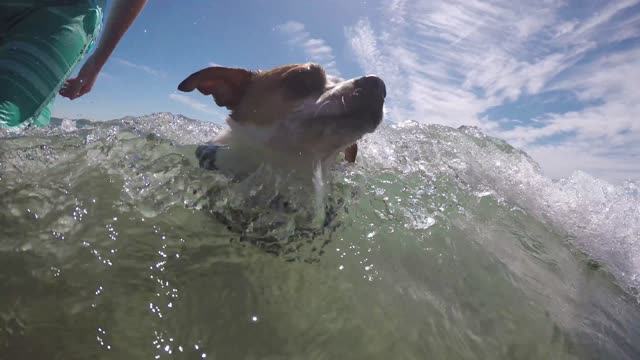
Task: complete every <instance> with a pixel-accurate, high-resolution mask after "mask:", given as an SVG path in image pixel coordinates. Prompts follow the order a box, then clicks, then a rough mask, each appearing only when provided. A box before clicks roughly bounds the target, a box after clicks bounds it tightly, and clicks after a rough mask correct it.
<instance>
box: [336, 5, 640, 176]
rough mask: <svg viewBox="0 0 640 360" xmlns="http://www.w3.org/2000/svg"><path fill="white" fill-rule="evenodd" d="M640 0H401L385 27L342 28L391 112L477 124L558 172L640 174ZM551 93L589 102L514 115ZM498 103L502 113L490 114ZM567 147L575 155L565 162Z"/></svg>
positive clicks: (398, 118) (553, 173)
mask: <svg viewBox="0 0 640 360" xmlns="http://www.w3.org/2000/svg"><path fill="white" fill-rule="evenodd" d="M639 3H640V1H639V0H620V1H610V2H604V3H598V2H596V3H590V4H589V5H585V4H583V3H580V4H581V7H580V9H582V10H585V11H584V14H583V15H581V14H580V13H577V12H575V11H573V12H572V11H570V10H571V9H573V8H574V7H571V6H569V4H568V3H567V2H557V1H534V0H530V1H519V2H512V1H506V0H488V1H482V0H472V1H466V0H464V1H463V0H447V1H444V0H441V1H433V0H414V1H409V0H392V1H390V2H388V3H387V4H386V8H385V11H386V13H385V16H384V18H385V19H387V20H385V21H383V23H381V24H379V25H380V26H379V27H374V26H373V25H372V24H371V22H370V21H369V20H368V19H362V20H360V21H359V22H358V23H356V24H354V25H353V26H351V27H348V28H347V29H346V31H345V34H346V37H347V41H348V43H349V45H350V47H351V49H352V50H353V53H354V54H355V55H356V58H357V59H358V61H359V64H360V66H361V67H362V68H363V70H364V71H365V72H367V73H377V74H379V75H381V76H382V77H384V79H385V81H386V82H387V85H388V92H389V96H388V104H387V105H388V112H387V114H388V116H389V117H390V119H391V120H394V121H402V120H406V119H414V120H418V121H424V122H429V123H440V124H444V125H450V126H458V125H463V124H466V125H469V124H470V125H476V126H479V127H481V128H482V129H484V130H485V131H486V132H488V133H490V134H492V135H496V136H499V137H502V138H505V139H507V140H508V141H510V142H512V143H514V144H515V145H517V146H520V147H521V148H523V149H524V150H525V151H528V152H529V153H531V154H532V155H533V156H534V158H535V159H537V160H538V161H540V163H541V165H542V166H543V168H544V169H545V170H547V172H548V173H549V175H551V176H554V177H556V176H566V175H569V174H570V172H571V171H573V170H575V169H582V170H586V171H589V172H592V173H598V174H599V175H603V174H604V176H607V177H608V178H610V179H611V178H616V179H619V178H623V177H635V178H640V167H639V166H637V165H632V164H631V163H630V162H631V161H635V164H637V163H640V162H639V161H638V160H640V159H639V157H640V154H639V152H640V150H638V147H637V146H635V147H634V146H633V144H634V141H635V144H637V143H638V142H637V141H638V140H640V122H638V121H637V119H638V117H640V106H639V105H637V104H640V95H636V94H637V93H638V92H637V91H634V88H635V87H637V85H634V84H637V83H638V81H640V60H637V59H639V58H640V51H638V49H639V48H640V44H638V42H635V43H629V41H630V40H633V39H637V38H640V7H639V5H638V4H639ZM632 7H633V8H634V9H636V11H629V9H630V8H632ZM566 14H571V16H567V15H566ZM376 25H378V24H376ZM381 29H384V31H381ZM623 41H627V42H626V43H625V46H616V45H618V44H619V43H620V42H623ZM551 92H559V93H566V94H570V95H571V96H573V97H575V98H576V101H577V102H579V103H580V104H581V107H580V110H575V109H572V111H562V110H561V109H560V110H558V109H555V110H553V111H551V110H549V111H545V110H544V109H542V110H541V113H539V114H536V115H535V116H530V117H529V118H526V117H524V118H523V117H522V116H521V115H518V114H517V112H516V111H509V109H510V108H511V109H512V110H513V107H514V103H517V102H518V101H522V100H523V99H528V98H533V97H536V96H543V95H545V94H551ZM496 108H504V109H505V111H503V113H506V115H504V118H503V119H496V118H491V117H490V116H488V115H487V111H488V110H491V109H496ZM634 119H635V123H638V125H635V124H634ZM516 120H519V121H520V125H519V126H515V127H514V125H516V124H518V123H516V122H515V121H516ZM634 149H635V152H634ZM559 152H560V153H563V154H566V155H567V156H571V157H564V159H565V160H566V159H572V160H571V163H570V164H569V161H564V165H563V166H560V164H559V163H560V160H559V159H562V158H561V157H558V156H555V157H554V156H553V155H552V154H554V153H555V154H558V153H559ZM607 164H608V165H607ZM607 174H608V175H607ZM629 174H631V175H629Z"/></svg>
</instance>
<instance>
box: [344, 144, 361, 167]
mask: <svg viewBox="0 0 640 360" xmlns="http://www.w3.org/2000/svg"><path fill="white" fill-rule="evenodd" d="M357 155H358V144H357V143H353V144H352V145H350V146H349V147H348V148H346V149H344V159H345V160H347V162H350V163H354V162H356V156H357Z"/></svg>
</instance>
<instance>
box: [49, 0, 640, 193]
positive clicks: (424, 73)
mask: <svg viewBox="0 0 640 360" xmlns="http://www.w3.org/2000/svg"><path fill="white" fill-rule="evenodd" d="M306 61H313V62H318V63H321V64H323V65H325V68H326V69H328V71H329V72H331V73H334V74H336V75H340V76H342V77H345V78H350V77H355V76H360V75H362V74H365V73H375V74H377V75H379V76H381V77H383V78H384V79H385V81H386V82H387V87H388V99H387V107H386V116H387V118H388V119H389V120H391V121H403V120H409V119H411V120H417V121H421V122H425V123H439V124H443V125H449V126H459V125H475V126H478V127H479V128H481V129H482V130H483V131H484V132H486V133H488V134H490V135H493V136H497V137H501V138H504V139H505V140H507V141H509V142H510V143H511V144H513V145H515V146H517V147H519V148H521V149H523V150H525V151H527V152H528V153H529V154H530V155H531V156H532V157H533V158H534V159H535V160H537V161H538V162H539V163H540V164H541V165H542V167H543V169H544V170H545V172H546V173H547V174H548V175H550V176H552V177H560V176H567V175H570V174H571V172H573V171H574V170H577V169H581V170H584V171H587V172H589V173H592V174H594V175H596V176H598V177H602V178H605V179H609V180H613V181H619V180H622V179H627V178H633V179H640V90H639V85H638V84H640V0H609V1H604V0H601V1H595V0H579V1H551V0H531V1H526V0H522V1H511V0H504V1H503V0H490V1H481V0H465V1H462V0H376V1H372V0H367V1H355V0H324V1H307V0H282V1H280V0H263V1H260V0H246V1H241V2H230V1H204V0H181V1H174V0H153V1H149V3H148V5H147V7H146V8H145V10H144V12H143V14H142V15H141V16H140V18H139V19H138V20H137V22H136V23H135V24H134V25H133V27H132V28H131V29H130V31H129V32H128V33H127V35H126V36H125V38H124V39H123V40H122V42H121V43H120V44H119V46H118V48H117V49H116V52H115V53H114V55H113V56H112V58H111V59H110V62H109V63H108V64H107V65H106V66H105V68H104V69H103V73H102V74H101V76H100V79H99V81H98V82H97V83H96V85H95V87H94V90H93V91H92V92H91V93H90V94H88V95H86V96H85V97H83V98H81V99H78V100H75V101H73V102H71V101H68V100H66V99H62V98H59V99H58V100H57V104H56V107H55V109H54V115H57V116H63V117H70V118H77V117H86V118H91V119H96V120H106V119H113V118H119V117H122V116H125V115H143V114H148V113H152V112H159V111H170V112H173V113H180V114H184V115H186V116H188V117H192V118H196V119H201V120H210V121H216V122H221V121H222V120H223V119H224V116H225V114H226V112H225V111H224V110H223V109H218V108H217V107H216V106H215V103H213V102H212V101H211V100H210V99H209V98H206V97H203V96H198V94H182V93H178V92H176V91H175V88H176V86H177V84H178V83H179V82H180V81H181V80H182V79H184V77H186V76H187V75H189V74H190V73H191V72H193V71H195V70H198V69H200V68H203V67H206V66H208V65H209V64H221V65H225V66H234V67H246V68H251V69H268V68H271V67H274V66H278V65H282V64H285V63H293V62H306Z"/></svg>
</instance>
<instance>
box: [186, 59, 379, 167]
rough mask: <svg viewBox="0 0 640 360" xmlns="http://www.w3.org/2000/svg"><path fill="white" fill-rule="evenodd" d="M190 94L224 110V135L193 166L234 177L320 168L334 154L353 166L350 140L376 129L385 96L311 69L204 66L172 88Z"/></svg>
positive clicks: (373, 83)
mask: <svg viewBox="0 0 640 360" xmlns="http://www.w3.org/2000/svg"><path fill="white" fill-rule="evenodd" d="M194 89H198V90H199V91H200V92H201V93H202V94H204V95H212V96H213V99H214V100H215V102H216V104H218V106H221V107H222V106H224V107H226V108H228V109H229V110H230V111H231V114H230V115H229V117H228V118H227V123H228V124H229V128H228V129H227V130H225V131H223V132H222V133H220V134H219V135H218V136H217V137H216V138H215V139H213V142H212V143H211V144H209V145H203V146H200V147H198V150H197V151H196V156H197V157H198V159H199V162H200V166H201V167H204V168H207V169H220V170H223V171H228V172H231V173H234V174H242V173H247V172H250V171H252V169H255V168H256V167H257V166H259V165H260V164H263V163H269V164H270V165H274V166H276V167H284V168H288V169H297V170H300V169H308V170H313V169H314V168H315V167H317V166H318V165H320V166H322V168H326V166H328V165H330V164H331V163H332V162H333V161H335V160H336V157H337V155H338V154H339V153H340V152H341V151H344V152H345V159H346V160H347V161H349V162H354V161H355V158H356V154H357V145H356V141H357V140H359V139H360V138H361V137H362V136H363V135H365V134H367V133H371V132H373V131H375V129H376V128H377V127H378V125H379V124H380V122H381V121H382V117H383V104H384V98H385V96H386V89H385V84H384V82H383V81H382V80H381V79H380V78H378V77H376V76H364V77H360V78H355V79H351V80H346V81H342V80H341V79H337V78H335V77H331V76H327V75H326V74H325V71H324V70H323V69H322V67H321V66H319V65H316V64H294V65H285V66H281V67H278V68H275V69H272V70H269V71H249V70H245V69H239V68H226V67H218V66H215V67H209V68H206V69H202V70H200V71H198V72H196V73H193V74H191V75H190V76H189V77H187V78H186V79H185V80H184V81H183V82H182V83H181V84H180V85H179V86H178V90H180V91H185V92H190V91H193V90H194ZM222 150H224V151H222Z"/></svg>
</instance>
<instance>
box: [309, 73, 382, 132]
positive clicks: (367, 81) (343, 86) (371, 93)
mask: <svg viewBox="0 0 640 360" xmlns="http://www.w3.org/2000/svg"><path fill="white" fill-rule="evenodd" d="M386 96H387V89H386V85H385V83H384V81H383V80H382V79H380V78H379V77H377V76H374V75H369V76H363V77H360V78H357V79H353V80H349V81H345V82H342V83H339V84H337V85H336V86H334V87H333V88H332V89H330V90H329V91H327V92H325V93H324V94H322V95H321V96H320V98H319V99H318V100H317V102H316V104H318V105H319V107H318V110H317V111H316V116H318V117H324V118H328V117H329V118H334V117H335V118H345V117H346V118H350V119H352V120H351V121H349V122H348V123H344V124H342V125H343V126H346V127H356V128H360V129H363V130H364V131H365V132H373V131H374V130H375V129H376V128H377V127H378V125H379V124H380V123H381V122H382V118H383V107H384V100H385V98H386Z"/></svg>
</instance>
